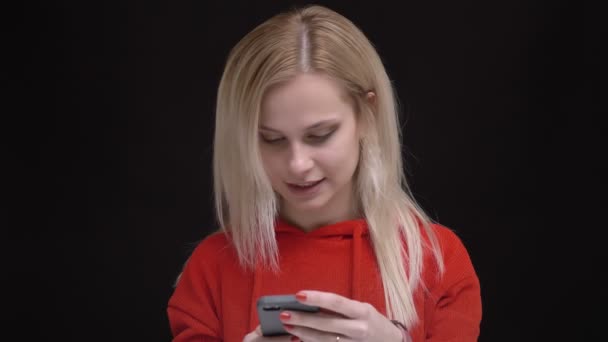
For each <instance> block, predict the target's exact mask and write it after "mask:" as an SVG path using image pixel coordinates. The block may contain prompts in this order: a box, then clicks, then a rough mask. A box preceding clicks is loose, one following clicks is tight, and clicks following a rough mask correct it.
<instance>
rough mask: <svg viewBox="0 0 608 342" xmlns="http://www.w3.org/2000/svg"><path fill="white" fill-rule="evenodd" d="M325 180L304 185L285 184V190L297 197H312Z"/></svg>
mask: <svg viewBox="0 0 608 342" xmlns="http://www.w3.org/2000/svg"><path fill="white" fill-rule="evenodd" d="M324 180H325V178H323V179H320V180H318V181H312V182H304V183H287V188H289V190H290V191H291V192H292V193H293V194H294V195H297V196H312V195H314V194H316V193H317V191H318V190H319V188H320V187H321V184H322V183H323V181H324Z"/></svg>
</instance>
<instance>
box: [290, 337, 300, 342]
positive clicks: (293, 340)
mask: <svg viewBox="0 0 608 342" xmlns="http://www.w3.org/2000/svg"><path fill="white" fill-rule="evenodd" d="M298 341H300V339H299V338H298V337H297V336H291V342H298Z"/></svg>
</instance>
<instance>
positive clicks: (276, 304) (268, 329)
mask: <svg viewBox="0 0 608 342" xmlns="http://www.w3.org/2000/svg"><path fill="white" fill-rule="evenodd" d="M257 308H258V318H259V320H260V327H261V328H262V334H263V335H264V336H279V335H287V334H289V333H288V332H287V331H286V330H285V329H284V328H283V323H282V322H281V320H280V319H279V314H280V313H281V312H282V311H285V310H290V311H304V312H318V311H319V307H318V306H312V305H306V304H302V303H300V302H298V301H297V299H296V296H295V295H273V296H262V297H260V298H259V299H258V302H257Z"/></svg>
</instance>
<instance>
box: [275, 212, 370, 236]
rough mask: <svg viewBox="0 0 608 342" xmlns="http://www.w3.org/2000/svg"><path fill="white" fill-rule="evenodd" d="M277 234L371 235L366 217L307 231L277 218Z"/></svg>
mask: <svg viewBox="0 0 608 342" xmlns="http://www.w3.org/2000/svg"><path fill="white" fill-rule="evenodd" d="M275 231H276V232H277V234H295V235H301V236H303V237H304V236H305V237H309V238H324V237H351V238H360V237H363V236H366V235H369V231H368V228H367V221H365V219H353V220H347V221H341V222H337V223H332V224H329V225H325V226H321V227H318V228H316V229H314V230H312V231H310V232H306V231H304V230H302V229H300V228H297V227H295V226H294V225H292V224H290V223H288V222H287V221H285V220H284V219H282V218H280V217H279V218H277V220H276V224H275Z"/></svg>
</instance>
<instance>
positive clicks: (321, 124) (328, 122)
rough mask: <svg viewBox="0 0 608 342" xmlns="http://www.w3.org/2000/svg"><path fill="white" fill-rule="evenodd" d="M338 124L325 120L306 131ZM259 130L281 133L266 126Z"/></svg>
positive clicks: (336, 121) (261, 126)
mask: <svg viewBox="0 0 608 342" xmlns="http://www.w3.org/2000/svg"><path fill="white" fill-rule="evenodd" d="M336 123H338V120H337V119H325V120H321V121H319V122H317V123H314V124H312V125H310V126H308V127H306V128H305V130H307V131H308V130H312V129H315V128H319V127H322V126H326V125H331V124H336ZM259 129H261V130H264V131H270V132H276V133H280V131H279V130H276V129H274V128H270V127H268V126H264V125H260V128H259Z"/></svg>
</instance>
